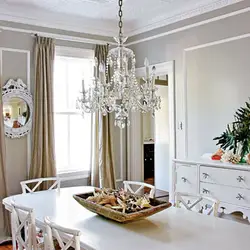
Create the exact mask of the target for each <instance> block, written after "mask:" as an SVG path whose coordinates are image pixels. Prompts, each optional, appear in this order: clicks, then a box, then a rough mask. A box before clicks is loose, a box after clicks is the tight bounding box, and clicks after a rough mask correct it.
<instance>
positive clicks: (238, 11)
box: [126, 7, 250, 46]
mask: <svg viewBox="0 0 250 250" xmlns="http://www.w3.org/2000/svg"><path fill="white" fill-rule="evenodd" d="M249 11H250V7H247V8H244V9H241V10H237V11H234V12H231V13H228V14H225V15H221V16H217V17H213V18H210V19H206V20H204V21H201V22H197V23H193V24H190V25H186V26H183V27H180V28H177V29H173V30H169V31H166V32H163V33H159V34H157V35H153V36H148V37H146V38H143V39H136V40H135V41H133V42H130V43H127V44H126V45H127V46H131V45H134V44H138V43H142V42H147V41H150V40H154V39H157V38H160V37H164V36H169V35H172V34H175V33H178V32H182V31H185V30H189V29H192V28H195V27H198V26H201V25H205V24H208V23H212V22H216V21H219V20H223V19H225V18H228V17H232V16H237V15H240V14H243V13H247V12H249Z"/></svg>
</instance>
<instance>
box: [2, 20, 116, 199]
mask: <svg viewBox="0 0 250 250" xmlns="http://www.w3.org/2000/svg"><path fill="white" fill-rule="evenodd" d="M0 26H10V27H14V28H19V29H20V28H22V29H30V30H36V31H42V32H54V33H57V34H64V35H70V36H82V37H85V38H91V39H99V40H105V41H106V40H108V39H109V40H111V38H107V37H100V36H93V35H86V34H79V33H75V32H64V31H60V30H53V29H45V28H41V27H35V26H30V25H22V24H16V23H11V22H3V21H0ZM55 43H56V45H58V46H67V47H76V48H85V49H94V47H95V45H94V44H86V43H79V42H68V41H63V40H56V41H55ZM33 46H34V37H32V36H31V34H28V33H22V32H14V31H7V30H4V31H2V32H0V47H1V48H7V49H19V50H28V51H30V57H31V62H30V80H31V91H32V93H33V91H34V79H35V77H34V61H33V58H34V54H33ZM2 58H3V61H2V62H1V63H2V68H3V75H2V79H3V81H2V84H4V83H6V81H7V80H8V79H10V78H14V79H16V78H19V77H20V78H21V79H23V80H24V82H26V81H27V78H28V76H27V56H26V54H25V53H21V52H9V51H3V57H2ZM119 136H120V135H119V131H117V130H115V138H119ZM27 140H28V138H27V137H24V138H21V139H8V138H6V150H7V186H8V194H9V195H12V194H17V193H20V192H21V188H20V184H19V183H20V181H22V180H25V179H27V175H28V171H27V170H28V166H29V165H30V163H29V162H28V158H27V155H28V147H27ZM114 144H115V145H114V150H115V155H116V162H115V164H116V166H117V169H118V170H117V178H118V179H119V178H120V157H119V154H120V145H119V139H117V140H115V143H114ZM30 153H31V152H30ZM72 183H74V181H73V182H71V184H70V183H69V182H67V183H65V185H72ZM76 184H77V185H80V184H82V185H86V184H87V181H86V179H85V180H83V181H81V180H77V183H76Z"/></svg>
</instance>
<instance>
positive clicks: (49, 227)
mask: <svg viewBox="0 0 250 250" xmlns="http://www.w3.org/2000/svg"><path fill="white" fill-rule="evenodd" d="M44 222H45V225H46V230H45V235H44V247H45V249H46V250H55V244H54V243H55V242H54V239H56V240H57V242H58V244H59V246H60V248H61V250H67V249H69V248H70V247H73V248H74V249H75V250H80V249H81V248H80V235H81V232H80V231H78V230H74V229H69V228H65V227H62V226H60V225H57V224H56V223H54V222H52V221H51V220H50V218H49V217H45V219H44ZM62 236H64V237H63V239H62Z"/></svg>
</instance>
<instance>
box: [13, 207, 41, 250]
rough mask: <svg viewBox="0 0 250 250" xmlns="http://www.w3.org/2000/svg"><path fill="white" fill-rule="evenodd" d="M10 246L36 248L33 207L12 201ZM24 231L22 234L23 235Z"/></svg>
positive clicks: (27, 248)
mask: <svg viewBox="0 0 250 250" xmlns="http://www.w3.org/2000/svg"><path fill="white" fill-rule="evenodd" d="M11 230H12V245H13V246H12V247H13V250H16V249H17V248H16V244H17V245H18V250H19V249H20V250H21V249H25V250H37V249H38V248H37V242H36V225H35V216H34V212H33V209H31V208H27V207H23V206H19V205H16V204H14V203H12V210H11ZM23 232H24V235H23Z"/></svg>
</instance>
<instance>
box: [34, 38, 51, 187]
mask: <svg viewBox="0 0 250 250" xmlns="http://www.w3.org/2000/svg"><path fill="white" fill-rule="evenodd" d="M54 57H55V45H54V41H53V39H51V38H45V37H38V36H37V37H36V41H35V76H36V80H35V94H34V120H33V133H32V134H33V140H32V159H31V166H30V173H29V178H30V179H34V178H44V177H52V176H56V167H55V153H54V117H53V71H54V70H53V68H54ZM49 185H51V183H44V185H43V186H42V188H43V189H47V188H48V186H49Z"/></svg>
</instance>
